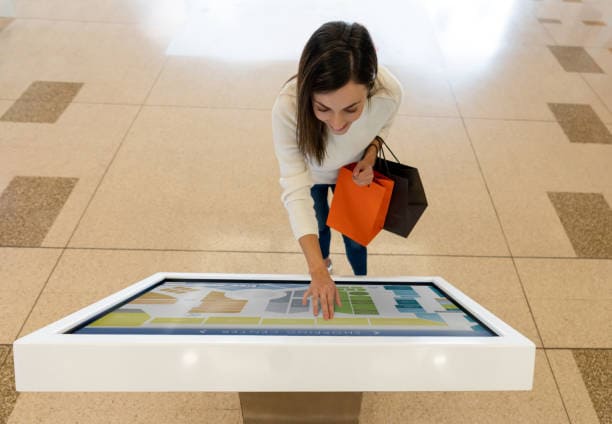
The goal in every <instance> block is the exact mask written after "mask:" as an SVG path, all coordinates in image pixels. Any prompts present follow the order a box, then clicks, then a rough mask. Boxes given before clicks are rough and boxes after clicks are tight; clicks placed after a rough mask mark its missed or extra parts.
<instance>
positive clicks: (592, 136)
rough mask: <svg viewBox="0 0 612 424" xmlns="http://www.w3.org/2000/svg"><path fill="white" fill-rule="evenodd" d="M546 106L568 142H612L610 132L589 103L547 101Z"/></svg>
mask: <svg viewBox="0 0 612 424" xmlns="http://www.w3.org/2000/svg"><path fill="white" fill-rule="evenodd" d="M548 107H549V108H550V110H551V111H552V113H553V114H554V115H555V118H556V120H557V122H558V123H559V125H561V128H563V131H564V132H565V134H566V135H567V138H569V141H570V142H572V143H601V144H612V134H610V131H609V130H608V127H606V125H605V124H604V123H603V122H602V120H601V119H599V116H597V114H596V113H595V111H594V110H593V108H592V107H591V106H590V105H579V104H572V103H549V104H548Z"/></svg>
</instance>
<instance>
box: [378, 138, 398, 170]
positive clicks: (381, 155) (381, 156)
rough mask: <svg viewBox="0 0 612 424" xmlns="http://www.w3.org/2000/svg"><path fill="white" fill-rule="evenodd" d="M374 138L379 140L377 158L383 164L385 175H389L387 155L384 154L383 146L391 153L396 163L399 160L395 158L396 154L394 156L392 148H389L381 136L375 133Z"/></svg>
mask: <svg viewBox="0 0 612 424" xmlns="http://www.w3.org/2000/svg"><path fill="white" fill-rule="evenodd" d="M375 139H376V140H378V141H379V142H380V150H378V155H377V159H381V160H382V163H384V164H385V168H386V170H387V175H391V171H390V170H389V164H388V163H387V156H386V155H385V147H386V148H387V150H389V153H391V155H392V156H393V158H394V159H395V161H396V162H397V163H400V160H399V159H398V158H397V156H395V153H393V150H391V148H389V145H388V144H387V143H386V142H385V140H383V138H382V137H381V136H378V135H377V136H376V137H375Z"/></svg>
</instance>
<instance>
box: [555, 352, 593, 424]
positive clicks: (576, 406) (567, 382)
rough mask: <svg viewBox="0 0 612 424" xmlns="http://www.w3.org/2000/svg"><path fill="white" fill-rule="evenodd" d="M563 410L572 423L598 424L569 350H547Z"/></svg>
mask: <svg viewBox="0 0 612 424" xmlns="http://www.w3.org/2000/svg"><path fill="white" fill-rule="evenodd" d="M546 355H547V356H548V359H549V361H550V365H551V368H552V371H553V373H554V375H555V380H557V385H558V387H559V391H560V392H561V396H562V397H563V403H564V404H565V409H566V410H567V413H568V415H569V417H570V420H571V422H573V423H585V424H599V422H600V421H599V419H598V418H597V413H596V412H595V409H594V408H593V403H592V402H591V399H590V397H589V392H588V391H587V388H586V387H585V385H584V381H583V380H582V375H581V374H580V370H579V369H578V367H577V365H576V361H575V360H574V356H573V355H572V351H571V350H547V351H546Z"/></svg>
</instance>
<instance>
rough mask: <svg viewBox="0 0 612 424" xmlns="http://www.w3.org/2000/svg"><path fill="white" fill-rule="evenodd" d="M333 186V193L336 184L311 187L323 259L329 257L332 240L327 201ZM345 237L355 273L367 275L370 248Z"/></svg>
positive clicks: (347, 253) (350, 261)
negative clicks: (328, 222) (328, 224)
mask: <svg viewBox="0 0 612 424" xmlns="http://www.w3.org/2000/svg"><path fill="white" fill-rule="evenodd" d="M330 188H331V190H332V193H333V191H334V189H335V188H336V185H335V184H315V185H314V186H312V188H311V189H310V194H311V196H312V199H313V200H314V210H315V214H316V216H317V224H318V226H319V246H320V247H321V253H322V254H323V259H326V258H328V257H329V245H330V242H331V231H330V229H329V227H328V226H327V224H326V222H327V215H329V204H328V203H327V194H328V192H329V189H330ZM342 238H343V239H344V248H345V250H346V257H347V258H348V261H349V263H350V264H351V267H352V268H353V272H354V273H355V275H366V274H367V273H368V249H367V247H364V246H362V245H360V244H359V243H357V242H355V241H353V240H351V239H350V238H348V237H346V236H344V235H343V236H342Z"/></svg>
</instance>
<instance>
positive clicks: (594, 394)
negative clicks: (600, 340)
mask: <svg viewBox="0 0 612 424" xmlns="http://www.w3.org/2000/svg"><path fill="white" fill-rule="evenodd" d="M572 353H573V354H574V360H575V361H576V364H577V365H578V369H579V370H580V373H581V374H582V379H583V380H584V384H585V386H586V388H587V390H588V392H589V396H590V397H591V402H593V406H594V407H595V411H596V412H597V415H598V417H599V421H600V422H601V423H612V401H611V400H612V350H604V349H601V350H599V349H575V350H573V351H572Z"/></svg>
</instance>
